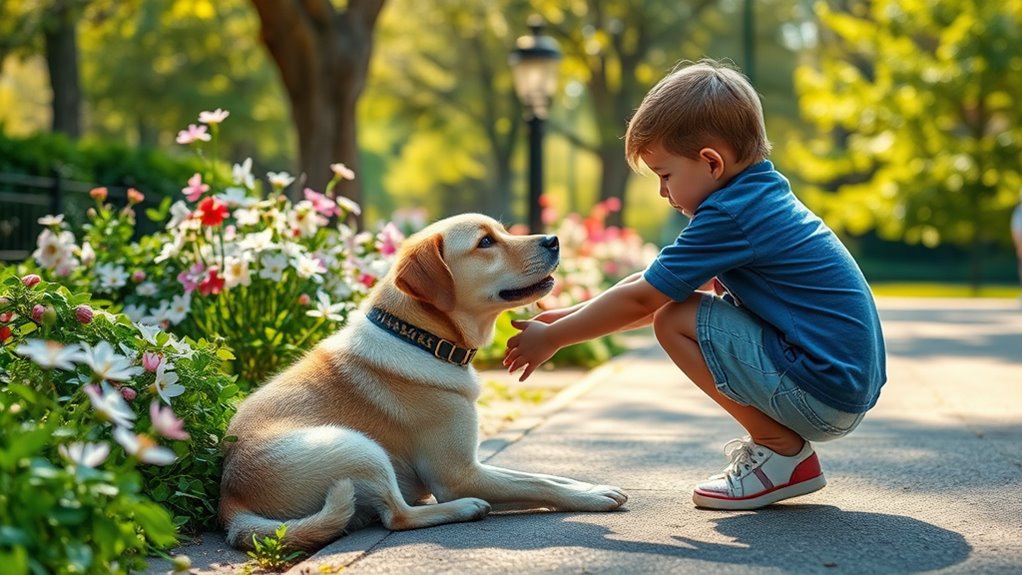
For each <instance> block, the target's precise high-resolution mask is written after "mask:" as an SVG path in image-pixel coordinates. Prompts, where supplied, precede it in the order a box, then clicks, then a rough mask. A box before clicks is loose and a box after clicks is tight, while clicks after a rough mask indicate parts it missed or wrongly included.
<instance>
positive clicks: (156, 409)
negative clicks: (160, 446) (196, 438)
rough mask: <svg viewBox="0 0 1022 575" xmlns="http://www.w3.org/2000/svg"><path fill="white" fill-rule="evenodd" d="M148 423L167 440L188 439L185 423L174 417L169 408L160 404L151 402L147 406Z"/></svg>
mask: <svg viewBox="0 0 1022 575" xmlns="http://www.w3.org/2000/svg"><path fill="white" fill-rule="evenodd" d="M149 421H151V422H152V424H153V429H155V430H156V432H157V433H159V434H160V435H162V436H163V437H166V438H167V439H188V437H189V436H188V432H186V431H185V429H184V426H185V422H183V421H181V420H180V419H178V418H177V416H176V415H174V411H173V410H171V409H170V407H163V406H161V405H160V402H158V401H153V402H152V403H150V404H149Z"/></svg>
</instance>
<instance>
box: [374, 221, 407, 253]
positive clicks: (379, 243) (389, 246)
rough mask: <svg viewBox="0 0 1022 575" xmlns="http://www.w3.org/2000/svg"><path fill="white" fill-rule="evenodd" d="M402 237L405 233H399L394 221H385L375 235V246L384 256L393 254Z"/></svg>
mask: <svg viewBox="0 0 1022 575" xmlns="http://www.w3.org/2000/svg"><path fill="white" fill-rule="evenodd" d="M404 239H405V235H404V234H403V233H401V230H400V228H398V227H397V225H396V224H394V222H387V225H385V226H383V229H382V230H380V233H379V234H378V235H377V236H376V248H377V249H379V250H380V253H381V254H383V255H385V256H390V255H394V254H395V253H397V248H398V246H400V245H401V242H403V241H404Z"/></svg>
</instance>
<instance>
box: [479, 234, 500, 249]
mask: <svg viewBox="0 0 1022 575" xmlns="http://www.w3.org/2000/svg"><path fill="white" fill-rule="evenodd" d="M496 244H497V240H495V239H493V236H491V235H490V234H486V235H485V236H483V237H482V239H480V240H479V245H478V246H477V247H480V248H490V247H493V246H495V245H496Z"/></svg>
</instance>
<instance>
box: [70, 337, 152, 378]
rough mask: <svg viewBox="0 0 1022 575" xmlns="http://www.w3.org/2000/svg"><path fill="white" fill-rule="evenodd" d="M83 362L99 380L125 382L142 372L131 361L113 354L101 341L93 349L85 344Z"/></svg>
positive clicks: (106, 344)
mask: <svg viewBox="0 0 1022 575" xmlns="http://www.w3.org/2000/svg"><path fill="white" fill-rule="evenodd" d="M83 355H84V362H83V363H86V364H88V365H89V367H91V368H92V373H94V374H95V375H96V377H98V378H99V379H108V380H111V381H127V380H129V379H131V378H132V377H134V376H135V375H137V374H139V373H141V372H142V368H141V367H137V366H133V365H131V360H130V359H128V358H126V357H124V356H122V355H119V354H117V353H115V352H114V348H113V346H111V345H110V344H109V343H108V342H106V341H101V342H99V343H98V344H96V346H95V347H93V346H91V345H89V344H85V352H84V354H83Z"/></svg>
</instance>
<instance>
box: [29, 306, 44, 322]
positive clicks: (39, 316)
mask: <svg viewBox="0 0 1022 575" xmlns="http://www.w3.org/2000/svg"><path fill="white" fill-rule="evenodd" d="M44 313H46V306H44V305H43V304H41V303H37V304H35V306H33V307H32V320H33V321H35V322H36V323H39V322H41V321H43V314H44Z"/></svg>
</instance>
